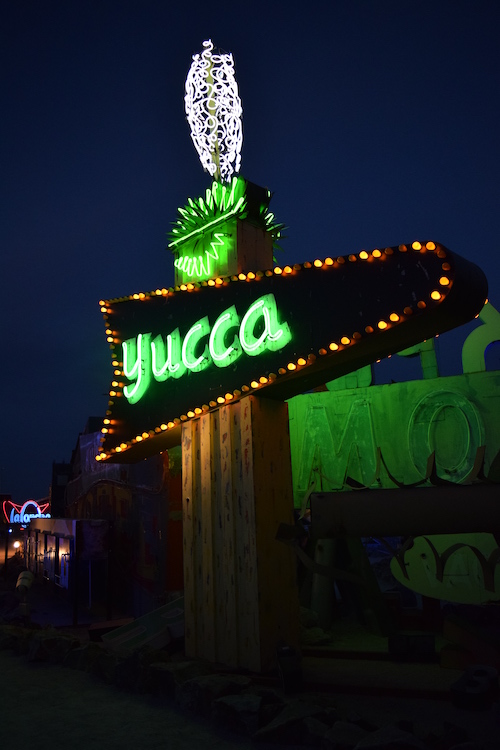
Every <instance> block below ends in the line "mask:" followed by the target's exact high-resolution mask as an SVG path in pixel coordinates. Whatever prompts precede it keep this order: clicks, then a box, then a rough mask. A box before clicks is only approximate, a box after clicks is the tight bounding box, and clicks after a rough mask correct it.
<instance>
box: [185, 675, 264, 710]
mask: <svg viewBox="0 0 500 750" xmlns="http://www.w3.org/2000/svg"><path fill="white" fill-rule="evenodd" d="M250 685H251V680H250V679H249V678H248V677H240V676H238V675H234V676H231V677H226V676H225V675H219V674H211V675H206V676H202V677H194V678H193V679H191V680H186V682H183V683H181V684H178V685H176V689H175V703H176V705H177V707H178V708H180V709H183V710H188V711H194V712H196V713H199V714H202V715H203V716H209V715H210V711H211V706H212V703H213V701H214V700H217V698H222V697H224V696H226V695H238V694H239V693H241V692H243V690H244V689H245V688H248V687H249V686H250Z"/></svg>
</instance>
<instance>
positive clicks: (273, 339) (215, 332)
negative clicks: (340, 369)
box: [122, 294, 292, 404]
mask: <svg viewBox="0 0 500 750" xmlns="http://www.w3.org/2000/svg"><path fill="white" fill-rule="evenodd" d="M231 331H232V332H233V333H232V341H231ZM152 336H153V334H152V333H140V334H139V335H138V336H137V339H127V340H126V341H124V342H123V344H122V349H123V374H124V375H125V377H126V378H127V379H128V380H130V381H131V382H130V383H129V384H128V385H125V386H124V388H123V394H124V396H125V397H126V398H127V400H128V401H129V403H131V404H135V403H137V402H138V401H139V400H140V399H141V398H142V396H143V395H144V394H145V392H146V390H147V389H148V388H149V386H150V384H151V381H152V379H153V378H154V379H155V380H156V381H157V382H159V383H161V382H163V381H165V380H168V378H176V379H178V378H181V377H182V376H183V375H185V374H186V372H187V371H190V372H202V370H205V369H206V368H207V367H209V366H210V365H215V366H216V367H228V366H229V365H230V364H232V363H233V362H235V361H236V360H237V359H239V358H240V357H241V356H242V354H244V353H245V354H247V355H249V356H251V357H255V356H256V355H258V354H261V353H262V352H264V351H266V350H269V351H278V350H280V349H283V347H285V346H286V345H287V344H288V343H289V342H290V341H291V339H292V334H291V332H290V328H289V326H288V323H286V322H284V323H280V321H279V316H278V309H277V305H276V300H275V298H274V295H273V294H265V295H263V296H262V297H259V299H258V300H256V301H255V302H254V303H253V304H252V305H250V307H249V308H248V310H247V311H246V313H245V315H244V316H243V319H242V320H241V322H240V316H239V315H238V312H237V310H236V307H235V305H231V307H228V308H227V309H226V310H224V311H223V312H222V313H221V314H220V315H219V317H218V318H217V319H216V321H215V323H214V324H213V326H210V321H209V319H208V316H207V315H205V317H203V318H200V320H197V321H196V323H195V324H194V325H192V326H191V328H190V329H189V330H188V332H187V333H186V335H185V336H184V339H182V337H181V335H180V332H179V329H178V328H176V329H175V330H174V331H172V332H171V333H169V334H168V335H167V336H166V337H164V336H163V335H161V334H158V335H157V336H155V338H154V339H153V338H152ZM205 337H208V341H205V342H203V341H202V340H203V339H204V338H205Z"/></svg>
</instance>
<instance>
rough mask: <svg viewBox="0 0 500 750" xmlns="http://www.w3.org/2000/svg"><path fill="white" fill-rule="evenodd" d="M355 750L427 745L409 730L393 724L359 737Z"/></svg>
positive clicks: (411, 749) (408, 749)
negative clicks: (406, 730)
mask: <svg viewBox="0 0 500 750" xmlns="http://www.w3.org/2000/svg"><path fill="white" fill-rule="evenodd" d="M355 748H356V750H428V745H426V744H425V743H423V742H422V741H421V740H419V739H418V737H415V735H414V734H411V733H410V732H405V731H404V729H400V728H399V727H397V726H394V725H393V724H390V725H388V726H386V727H382V729H377V730H376V731H375V732H370V733H369V734H367V735H366V736H365V737H363V738H362V739H360V741H359V742H358V744H357V745H356V746H355Z"/></svg>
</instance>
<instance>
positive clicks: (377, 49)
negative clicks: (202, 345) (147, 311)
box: [0, 0, 500, 502]
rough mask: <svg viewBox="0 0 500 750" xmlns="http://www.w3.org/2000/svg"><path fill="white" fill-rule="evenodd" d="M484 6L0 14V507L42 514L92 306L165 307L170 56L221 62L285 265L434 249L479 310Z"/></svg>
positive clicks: (91, 347)
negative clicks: (467, 266)
mask: <svg viewBox="0 0 500 750" xmlns="http://www.w3.org/2000/svg"><path fill="white" fill-rule="evenodd" d="M499 21H500V4H499V3H498V1H497V0H491V1H488V0H470V1H468V2H463V1H462V0H430V1H429V2H427V1H426V0H420V1H416V0H373V1H372V2H368V1H363V0H330V2H324V3H322V2H315V0H311V2H308V3H304V4H301V5H296V6H295V7H292V4H291V3H285V2H273V0H270V2H259V1H258V0H255V1H254V2H251V3H231V4H228V5H224V4H222V3H217V4H215V3H209V2H203V3H201V2H198V1H197V0H192V1H191V2H189V3H187V2H186V3H182V2H176V3H173V2H166V1H164V2H162V1H160V0H156V1H153V0H142V1H141V2H136V1H134V2H132V1H131V0H99V1H97V0H96V1H93V0H81V1H80V0H64V1H62V0H33V1H30V0H3V2H2V4H1V8H0V35H1V40H0V56H1V60H0V76H1V117H0V134H1V137H0V148H1V157H0V158H1V161H0V168H1V183H0V184H1V196H0V212H1V221H0V237H1V254H0V258H1V271H0V278H1V305H2V308H1V320H2V324H1V344H2V368H1V387H0V393H1V401H0V409H1V412H0V414H1V429H2V446H1V455H0V466H1V491H2V492H7V493H11V494H12V496H13V499H14V501H15V502H22V501H24V500H25V499H26V498H27V497H35V498H40V497H43V496H45V495H46V494H47V493H48V486H49V483H50V475H51V464H52V461H53V460H56V461H61V460H69V458H70V456H71V451H72V449H73V447H74V445H75V443H76V439H77V436H78V433H79V432H80V431H82V430H83V428H84V426H85V423H86V420H87V417H88V416H90V415H99V414H103V413H104V411H105V408H106V403H107V397H106V396H105V395H104V394H105V393H106V392H107V390H108V387H109V380H110V366H109V355H108V349H107V345H106V342H105V335H104V326H103V323H102V318H101V314H100V312H99V308H98V304H97V302H98V300H99V299H101V298H103V297H104V298H108V297H113V296H121V295H124V294H129V293H131V292H136V291H149V290H151V289H155V288H156V287H158V286H169V285H171V284H172V281H173V269H172V260H171V256H170V253H168V252H167V251H166V249H165V246H166V233H167V232H168V230H169V228H170V225H171V222H172V221H173V220H174V219H175V218H176V210H177V207H178V206H179V205H183V204H184V202H185V201H186V199H187V197H188V196H197V195H201V194H202V192H204V190H205V187H207V185H208V184H209V178H208V176H207V175H206V174H205V173H204V172H203V171H202V168H201V165H200V163H199V161H198V157H197V155H196V152H195V150H194V147H193V145H192V142H191V139H190V136H189V129H188V126H187V123H186V121H185V116H184V102H183V97H184V81H185V77H186V73H187V71H188V68H189V66H190V63H191V56H192V54H193V53H195V52H200V51H201V48H202V42H203V40H205V39H208V38H212V40H213V42H214V44H215V46H216V47H220V48H222V49H223V50H225V51H231V52H232V53H233V55H234V59H235V64H236V73H237V79H238V83H239V88H240V95H241V98H242V103H243V117H244V120H243V125H244V139H245V140H244V144H243V159H242V170H241V173H242V174H243V176H245V177H246V178H247V179H249V180H251V181H253V182H256V183H258V184H260V185H265V186H267V187H269V188H271V189H272V190H273V191H274V197H273V201H272V203H271V207H272V209H273V210H274V212H275V213H276V216H277V219H278V220H280V221H283V222H284V223H286V224H287V226H288V227H289V230H288V233H287V234H288V239H287V240H286V242H285V248H286V253H285V255H284V256H283V259H284V260H286V262H289V263H293V262H300V261H305V260H313V259H314V258H315V257H325V256H326V255H332V254H335V255H340V254H345V253H349V252H358V251H359V250H361V249H363V248H366V249H372V248H374V247H378V246H384V247H385V246H387V245H395V244H399V243H402V242H412V241H413V240H414V239H434V240H438V241H439V242H442V243H444V244H445V245H447V246H448V247H449V248H450V249H452V250H454V251H456V252H457V253H459V254H460V255H463V256H464V257H466V258H469V259H471V260H473V261H474V262H476V263H477V264H478V265H480V266H481V267H482V268H483V270H484V271H485V273H486V275H487V277H488V280H489V284H490V300H491V301H492V302H493V304H494V305H496V307H500V294H499V289H500V283H499V282H500V279H499V276H500V270H499V264H498V262H497V257H496V255H497V252H498V249H497V245H498V239H497V237H498V235H497V232H498V231H499V228H498V219H499V197H500V196H499V193H500V188H499V167H500V158H499V156H500V153H499V151H500V149H499V136H498V132H499V119H500V118H499V114H500V112H499V109H500V105H499V95H498V92H499V73H500V63H499V52H498V50H499V45H498V36H499V31H500V24H499Z"/></svg>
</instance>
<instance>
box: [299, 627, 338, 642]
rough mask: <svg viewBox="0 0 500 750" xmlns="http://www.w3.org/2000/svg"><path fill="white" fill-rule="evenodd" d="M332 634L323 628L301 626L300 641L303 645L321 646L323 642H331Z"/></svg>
mask: <svg viewBox="0 0 500 750" xmlns="http://www.w3.org/2000/svg"><path fill="white" fill-rule="evenodd" d="M331 640H332V636H331V635H330V633H325V631H324V630H323V629H322V628H319V627H313V628H304V627H301V628H300V643H301V645H302V646H320V645H321V644H325V643H331Z"/></svg>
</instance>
